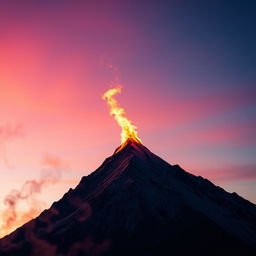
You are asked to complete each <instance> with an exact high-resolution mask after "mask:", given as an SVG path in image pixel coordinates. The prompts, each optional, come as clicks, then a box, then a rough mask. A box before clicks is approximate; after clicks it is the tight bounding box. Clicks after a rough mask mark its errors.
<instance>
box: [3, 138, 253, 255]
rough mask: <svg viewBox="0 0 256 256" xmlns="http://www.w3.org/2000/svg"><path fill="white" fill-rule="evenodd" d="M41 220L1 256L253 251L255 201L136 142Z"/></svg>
mask: <svg viewBox="0 0 256 256" xmlns="http://www.w3.org/2000/svg"><path fill="white" fill-rule="evenodd" d="M117 151H118V150H116V153H115V154H113V155H112V156H111V157H109V158H107V159H106V160H105V161H104V162H103V164H102V165H101V166H100V167H99V168H98V169H97V170H96V171H95V172H93V173H92V174H90V175H89V176H86V177H83V178H82V180H81V181H80V183H79V185H78V186H77V187H76V188H75V189H74V190H72V189H70V190H69V191H68V192H67V193H66V194H65V195H64V196H63V198H62V199H61V200H59V201H58V202H54V203H53V205H52V206H51V207H50V208H49V209H48V210H45V211H44V212H42V213H41V214H40V215H39V216H38V217H37V218H35V219H33V220H31V221H30V222H28V223H27V224H25V225H23V226H22V227H20V228H18V229H17V230H16V231H14V232H13V233H11V234H10V235H8V236H6V237H4V238H3V239H1V240H0V255H1V256H13V255H19V256H23V255H24V256H27V255H33V256H43V255H45V256H57V255H58V256H66V255H69V256H80V255H89V256H91V255H104V256H105V255H106V256H110V255H111V256H112V255H113V256H126V255H127V256H128V255H129V256H131V255H143V256H159V255H160V256H162V255H179V256H180V255H204V256H205V255H225V256H227V255H243V256H244V255H256V205H254V204H252V203H250V202H249V201H247V200H245V199H243V198H242V197H240V196H238V195H237V194H236V193H228V192H226V191H225V190H223V189H222V188H220V187H217V186H215V185H214V184H212V183H211V182H210V181H208V180H207V179H204V178H202V177H200V176H199V177H196V176H194V175H192V174H189V173H187V172H186V171H184V170H183V169H182V168H180V167H179V166H178V165H170V164H168V163H167V162H165V161H164V160H162V159H161V158H159V157H158V156H156V155H154V154H153V153H151V152H150V151H149V150H148V149H147V148H146V147H144V146H143V145H142V144H140V143H136V142H134V141H132V140H129V141H127V145H126V146H125V147H124V148H123V149H122V150H121V151H119V152H117Z"/></svg>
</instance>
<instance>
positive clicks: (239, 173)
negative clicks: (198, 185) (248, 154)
mask: <svg viewBox="0 0 256 256" xmlns="http://www.w3.org/2000/svg"><path fill="white" fill-rule="evenodd" d="M194 173H196V175H201V176H203V177H206V178H208V179H210V180H212V181H224V182H229V181H245V180H256V165H254V164H251V165H249V164H248V165H237V166H225V167H222V168H221V167H220V168H218V169H209V168H208V169H207V170H206V171H199V172H194Z"/></svg>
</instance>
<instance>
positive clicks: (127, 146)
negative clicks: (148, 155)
mask: <svg viewBox="0 0 256 256" xmlns="http://www.w3.org/2000/svg"><path fill="white" fill-rule="evenodd" d="M145 148H146V147H145V146H143V145H142V143H141V142H140V141H138V140H135V139H134V138H128V139H127V140H126V141H125V142H124V143H122V144H121V145H120V146H119V147H118V148H116V150H115V151H114V154H116V153H118V152H121V151H123V150H138V151H139V150H142V149H145Z"/></svg>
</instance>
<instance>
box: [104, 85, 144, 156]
mask: <svg viewBox="0 0 256 256" xmlns="http://www.w3.org/2000/svg"><path fill="white" fill-rule="evenodd" d="M118 93H121V88H118V87H117V88H112V89H109V90H107V91H106V92H105V93H104V95H103V96H102V99H104V100H107V104H108V105H109V106H110V115H114V118H115V120H116V121H117V123H118V124H119V125H120V126H121V127H122V132H121V146H120V148H119V150H118V151H120V150H122V149H123V147H124V146H125V145H126V142H127V140H129V139H131V140H133V141H135V142H137V143H141V140H140V139H139V138H138V135H137V131H136V128H137V127H136V126H134V125H133V124H132V123H131V121H130V120H128V119H127V118H126V117H125V116H124V115H125V111H124V109H123V108H121V107H119V106H118V103H117V101H116V99H115V98H114V96H115V95H116V94H118Z"/></svg>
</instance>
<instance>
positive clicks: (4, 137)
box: [0, 124, 23, 168]
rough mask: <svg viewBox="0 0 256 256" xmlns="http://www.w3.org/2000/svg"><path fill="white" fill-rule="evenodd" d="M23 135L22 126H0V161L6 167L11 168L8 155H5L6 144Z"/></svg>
mask: <svg viewBox="0 0 256 256" xmlns="http://www.w3.org/2000/svg"><path fill="white" fill-rule="evenodd" d="M22 135H23V125H22V124H15V125H12V124H6V125H0V159H2V161H3V163H4V164H5V165H6V166H7V167H8V168H10V167H12V165H11V163H10V160H9V157H8V154H7V144H8V143H9V142H10V141H12V140H14V139H16V138H19V137H21V136H22Z"/></svg>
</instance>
